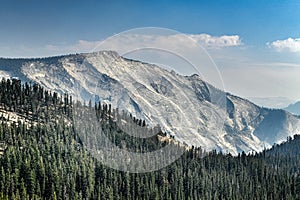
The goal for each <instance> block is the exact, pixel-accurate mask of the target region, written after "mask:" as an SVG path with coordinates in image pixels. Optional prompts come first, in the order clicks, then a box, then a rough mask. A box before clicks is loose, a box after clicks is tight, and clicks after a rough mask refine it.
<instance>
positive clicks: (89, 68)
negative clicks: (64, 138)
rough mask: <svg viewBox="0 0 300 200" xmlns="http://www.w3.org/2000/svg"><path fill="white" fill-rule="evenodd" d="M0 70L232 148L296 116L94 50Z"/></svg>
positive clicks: (296, 126) (206, 144) (184, 136)
mask: <svg viewBox="0 0 300 200" xmlns="http://www.w3.org/2000/svg"><path fill="white" fill-rule="evenodd" d="M0 76H2V77H18V78H19V79H21V80H22V81H30V82H36V83H39V84H40V85H42V86H44V87H45V88H46V89H48V90H51V91H56V92H58V93H68V94H70V95H72V96H74V99H76V98H77V99H80V100H82V101H89V99H91V98H92V99H93V100H94V101H101V102H104V103H109V104H111V105H112V107H114V108H118V109H119V110H125V111H127V112H129V113H131V114H132V115H134V116H136V117H138V118H141V119H144V120H145V121H146V122H147V124H149V125H151V126H155V125H156V124H159V125H160V126H161V128H162V129H163V130H164V131H166V132H167V133H168V134H170V135H173V136H174V137H175V139H176V140H178V141H180V142H182V143H186V144H188V145H193V146H201V147H202V148H204V149H206V150H208V151H209V150H213V149H217V150H218V151H223V152H229V153H232V154H234V155H237V153H239V152H241V151H245V152H249V151H262V150H263V149H264V148H265V147H270V146H271V145H273V144H274V143H280V142H282V141H285V140H286V138H287V137H288V136H292V135H294V134H297V133H300V119H299V117H297V116H294V115H292V114H290V113H289V112H286V111H284V110H280V109H268V108H262V107H259V106H257V105H255V104H253V103H251V102H250V101H248V100H246V99H243V98H239V97H237V96H234V95H231V94H229V93H226V92H224V91H220V90H218V89H217V88H215V87H213V86H212V85H210V84H208V83H206V82H204V81H203V80H201V79H200V77H199V76H198V75H192V76H182V75H179V74H176V73H175V72H170V71H167V70H165V69H162V68H160V67H158V66H156V65H153V64H148V63H144V62H140V61H135V60H130V59H126V58H123V57H121V56H119V55H118V54H117V53H116V52H112V51H102V52H95V53H88V54H76V55H66V56H58V57H51V58H42V59H4V58H3V59H0Z"/></svg>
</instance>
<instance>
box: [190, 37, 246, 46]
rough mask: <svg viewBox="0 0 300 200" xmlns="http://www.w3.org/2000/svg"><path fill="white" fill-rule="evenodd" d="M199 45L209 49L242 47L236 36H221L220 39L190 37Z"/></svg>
mask: <svg viewBox="0 0 300 200" xmlns="http://www.w3.org/2000/svg"><path fill="white" fill-rule="evenodd" d="M190 37H191V38H193V39H194V40H196V41H197V42H198V43H199V44H200V45H203V46H205V47H210V48H221V47H232V46H240V45H242V41H241V39H240V37H239V36H238V35H223V36H220V37H215V36H211V35H208V34H198V35H190Z"/></svg>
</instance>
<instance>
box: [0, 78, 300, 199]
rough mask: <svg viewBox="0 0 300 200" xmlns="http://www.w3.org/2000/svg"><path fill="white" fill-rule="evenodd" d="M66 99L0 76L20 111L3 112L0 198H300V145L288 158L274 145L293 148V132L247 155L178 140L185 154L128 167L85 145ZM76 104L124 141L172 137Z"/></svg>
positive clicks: (135, 143)
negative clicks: (162, 163) (160, 164)
mask: <svg viewBox="0 0 300 200" xmlns="http://www.w3.org/2000/svg"><path fill="white" fill-rule="evenodd" d="M62 99H64V100H63V101H62ZM67 99H68V100H67ZM70 99H71V97H68V96H62V97H61V96H59V95H57V94H56V93H52V92H50V91H47V90H44V88H42V87H40V86H38V85H29V84H24V86H21V84H20V82H19V81H16V80H13V81H12V82H11V81H2V82H1V92H0V102H1V106H2V108H3V110H5V111H7V112H11V113H15V115H16V116H20V118H19V120H17V122H15V120H13V121H11V120H10V117H2V118H1V124H0V141H1V142H0V166H1V167H0V199H202V198H203V199H262V198H263V199H298V198H300V196H299V194H300V176H299V174H300V173H299V166H300V156H299V153H298V154H295V155H293V157H292V158H291V157H290V155H289V154H288V155H286V154H284V153H282V154H278V153H272V152H275V151H276V150H277V149H279V150H280V151H281V149H282V148H283V147H288V146H289V145H290V144H291V145H292V146H291V149H293V148H295V147H299V145H298V144H299V143H298V142H297V141H298V139H299V138H298V137H295V140H289V141H288V142H287V143H285V144H282V145H280V146H274V147H273V150H271V151H268V153H265V152H263V153H260V154H253V155H248V156H247V155H246V154H245V153H242V154H239V155H238V156H237V157H233V156H231V155H230V154H220V153H217V152H216V151H213V152H209V153H205V152H203V150H201V148H191V149H186V148H183V150H184V153H183V155H182V156H181V157H180V158H179V159H178V160H177V161H175V162H173V163H172V164H170V165H168V166H166V167H164V168H162V169H159V170H157V171H154V172H148V173H129V172H126V171H118V170H114V169H111V168H110V167H107V166H106V165H104V164H103V163H102V162H100V161H101V160H99V159H98V158H97V157H95V156H93V154H92V152H91V151H89V150H90V149H88V148H86V147H87V144H86V143H85V142H84V141H86V140H83V138H82V135H80V133H78V132H77V130H76V126H75V127H74V126H73V124H74V123H73V120H72V117H71V116H72V115H70V114H71V113H73V112H75V111H74V106H75V104H74V102H73V101H70ZM76 104H77V110H76V112H78V111H80V110H81V111H82V113H86V112H88V113H95V115H96V116H97V117H98V119H99V124H100V127H101V130H102V131H103V132H104V133H105V134H106V135H107V137H108V138H109V140H110V141H111V142H112V143H114V144H116V145H117V146H119V147H120V148H122V149H125V150H130V151H135V152H148V151H153V150H155V149H161V148H162V147H163V146H164V145H176V144H175V143H170V144H167V143H166V141H165V140H160V139H159V138H161V137H165V134H163V133H161V132H160V133H159V134H158V135H156V136H153V137H151V138H147V139H141V138H135V137H132V136H130V135H129V134H130V133H129V132H123V131H122V130H120V127H118V125H117V123H116V121H114V118H112V117H111V116H114V114H112V113H113V112H115V111H116V110H115V109H113V108H111V109H110V106H108V105H106V104H103V105H101V106H100V105H96V106H92V105H91V104H90V105H80V104H78V103H76ZM78 108H79V109H78ZM40 111H43V112H40ZM110 112H112V113H111V114H110ZM24 119H27V120H24ZM123 120H125V121H126V122H127V123H126V124H128V126H129V127H127V130H134V129H133V127H130V126H131V125H130V124H132V123H130V121H131V122H134V123H133V124H136V125H137V126H140V125H142V126H144V125H143V124H144V123H143V122H142V121H141V120H139V119H136V118H132V117H131V116H130V115H127V117H126V115H125V118H123ZM136 125H135V126H136ZM123 128H124V127H123ZM178 147H179V148H181V147H180V146H178ZM118 162H119V161H118V160H115V163H116V164H118ZM149 164H150V163H149Z"/></svg>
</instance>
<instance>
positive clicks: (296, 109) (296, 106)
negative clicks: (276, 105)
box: [284, 101, 300, 115]
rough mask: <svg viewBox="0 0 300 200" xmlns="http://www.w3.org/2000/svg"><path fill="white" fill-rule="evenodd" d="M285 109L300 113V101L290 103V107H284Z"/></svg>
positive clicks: (296, 113)
mask: <svg viewBox="0 0 300 200" xmlns="http://www.w3.org/2000/svg"><path fill="white" fill-rule="evenodd" d="M284 110H286V111H288V112H290V113H293V114H295V115H300V101H298V102H296V103H294V104H290V105H289V106H288V107H286V108H284Z"/></svg>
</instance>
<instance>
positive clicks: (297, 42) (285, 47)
mask: <svg viewBox="0 0 300 200" xmlns="http://www.w3.org/2000/svg"><path fill="white" fill-rule="evenodd" d="M267 45H268V46H269V47H271V48H273V49H275V50H276V51H278V52H283V51H288V52H293V53H296V52H300V38H288V39H286V40H276V41H274V42H271V43H267Z"/></svg>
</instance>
